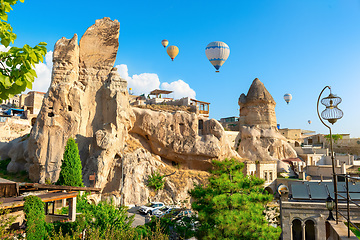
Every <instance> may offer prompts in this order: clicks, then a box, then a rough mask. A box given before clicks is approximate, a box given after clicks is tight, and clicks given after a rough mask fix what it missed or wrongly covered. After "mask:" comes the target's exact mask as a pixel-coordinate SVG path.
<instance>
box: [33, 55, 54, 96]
mask: <svg viewBox="0 0 360 240" xmlns="http://www.w3.org/2000/svg"><path fill="white" fill-rule="evenodd" d="M52 56H53V52H52V51H49V52H47V53H46V55H45V63H39V64H36V65H35V71H36V74H37V78H35V80H34V83H33V87H32V90H28V91H39V92H47V90H48V88H49V87H50V83H51V72H52V65H53V63H52Z"/></svg>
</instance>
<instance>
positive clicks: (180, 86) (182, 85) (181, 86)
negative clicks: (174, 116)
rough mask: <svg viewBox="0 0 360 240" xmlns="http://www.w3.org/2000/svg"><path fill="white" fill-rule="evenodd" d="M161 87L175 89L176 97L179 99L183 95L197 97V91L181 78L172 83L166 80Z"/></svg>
mask: <svg viewBox="0 0 360 240" xmlns="http://www.w3.org/2000/svg"><path fill="white" fill-rule="evenodd" d="M161 88H162V89H164V90H170V91H173V92H174V93H173V94H174V98H175V99H179V98H182V97H190V98H195V96H196V93H195V91H194V90H193V89H191V88H190V86H189V84H187V83H186V82H184V81H183V80H181V79H179V80H177V81H174V82H171V83H167V82H164V83H162V84H161Z"/></svg>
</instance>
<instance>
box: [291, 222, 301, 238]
mask: <svg viewBox="0 0 360 240" xmlns="http://www.w3.org/2000/svg"><path fill="white" fill-rule="evenodd" d="M292 240H302V227H301V221H300V220H299V219H294V220H293V221H292Z"/></svg>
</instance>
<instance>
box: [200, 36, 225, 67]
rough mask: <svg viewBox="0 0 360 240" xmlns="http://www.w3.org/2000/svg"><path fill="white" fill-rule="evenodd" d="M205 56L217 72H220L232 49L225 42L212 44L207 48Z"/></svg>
mask: <svg viewBox="0 0 360 240" xmlns="http://www.w3.org/2000/svg"><path fill="white" fill-rule="evenodd" d="M205 54H206V57H207V58H208V59H209V61H210V62H211V64H212V65H213V66H214V67H215V69H216V72H219V69H220V67H221V66H222V65H223V64H224V62H225V61H226V59H227V58H228V57H229V54H230V48H229V46H228V45H227V44H226V43H224V42H219V41H216V42H211V43H209V44H208V45H207V46H206V48H205Z"/></svg>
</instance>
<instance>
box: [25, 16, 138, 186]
mask: <svg viewBox="0 0 360 240" xmlns="http://www.w3.org/2000/svg"><path fill="white" fill-rule="evenodd" d="M119 28H120V24H119V22H118V21H116V20H115V21H111V20H110V19H109V18H104V19H101V20H97V21H96V23H95V24H94V25H93V26H91V27H90V28H89V29H88V30H87V31H86V32H85V34H84V36H83V37H82V38H81V40H80V46H79V45H78V43H77V35H74V37H73V38H72V39H70V40H68V39H65V38H62V39H60V40H59V41H57V43H56V44H55V49H54V58H53V73H52V82H51V86H50V88H49V90H48V93H47V95H46V96H45V98H44V102H43V106H42V108H41V111H40V113H39V115H38V118H37V121H36V124H35V126H34V127H33V130H32V132H31V135H30V139H29V143H28V154H29V156H28V164H29V176H30V179H31V180H33V181H39V182H44V181H45V179H50V180H51V181H52V182H54V181H56V180H57V178H58V175H59V172H60V167H61V159H62V155H63V151H64V147H65V145H66V141H67V139H68V138H69V137H75V138H76V140H77V143H78V145H79V151H80V156H81V159H82V162H83V166H84V167H83V170H84V180H86V179H88V175H90V174H92V173H94V172H95V173H96V186H97V187H104V186H105V184H106V182H107V177H108V174H109V171H110V166H111V165H112V162H113V161H114V159H116V156H117V155H119V156H121V151H122V149H123V147H124V143H125V139H126V137H127V133H128V130H129V129H130V128H131V126H132V122H133V121H134V114H133V113H132V111H131V109H130V106H129V103H128V100H127V94H128V93H127V90H126V87H127V83H126V81H124V80H123V79H121V78H120V76H119V74H118V73H117V70H116V69H115V68H113V65H114V63H115V59H116V53H117V49H118V45H119V43H118V38H119Z"/></svg>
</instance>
